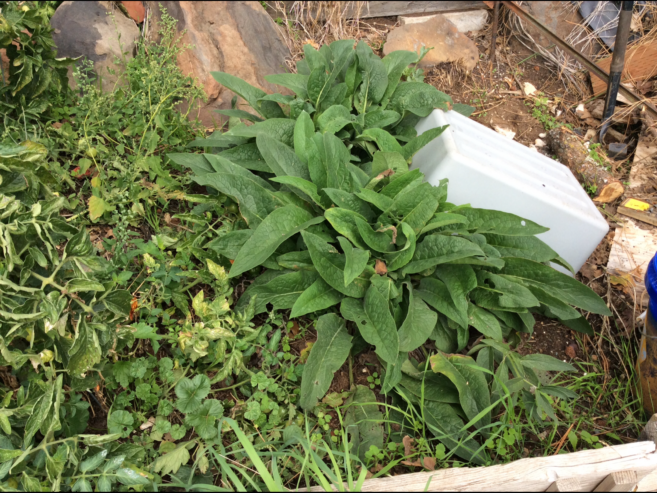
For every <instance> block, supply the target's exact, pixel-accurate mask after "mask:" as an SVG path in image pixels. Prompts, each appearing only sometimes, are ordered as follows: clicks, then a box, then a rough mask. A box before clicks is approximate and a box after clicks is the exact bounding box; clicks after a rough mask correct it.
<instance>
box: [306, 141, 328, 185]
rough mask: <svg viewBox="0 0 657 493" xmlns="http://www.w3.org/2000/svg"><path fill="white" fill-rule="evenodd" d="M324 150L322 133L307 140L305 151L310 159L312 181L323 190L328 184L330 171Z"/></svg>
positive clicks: (309, 168) (309, 170)
mask: <svg viewBox="0 0 657 493" xmlns="http://www.w3.org/2000/svg"><path fill="white" fill-rule="evenodd" d="M323 151H324V141H323V138H322V134H320V133H316V134H315V135H313V137H312V138H310V139H308V140H307V141H306V144H305V148H304V152H305V153H306V158H307V160H308V172H309V173H310V178H311V181H312V182H313V183H314V184H315V185H317V189H318V190H322V189H324V188H326V187H327V186H328V185H327V184H328V171H327V168H326V163H325V158H324V154H323Z"/></svg>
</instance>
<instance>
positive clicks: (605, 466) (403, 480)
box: [313, 441, 657, 491]
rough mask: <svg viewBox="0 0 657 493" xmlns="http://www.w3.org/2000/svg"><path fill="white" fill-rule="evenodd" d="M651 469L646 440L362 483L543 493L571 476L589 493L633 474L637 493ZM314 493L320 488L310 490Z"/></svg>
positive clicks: (655, 461) (656, 480) (656, 459)
mask: <svg viewBox="0 0 657 493" xmlns="http://www.w3.org/2000/svg"><path fill="white" fill-rule="evenodd" d="M655 470H657V454H656V453H655V443H654V442H652V441H646V442H635V443H628V444H624V445H614V446H612V447H605V448H601V449H594V450H584V451H582V452H574V453H572V454H559V455H553V456H550V457H537V458H531V459H521V460H518V461H515V462H511V463H510V464H504V465H499V466H490V467H479V468H455V469H442V470H439V471H432V472H418V473H412V474H403V475H400V476H392V477H388V478H377V479H369V480H367V481H365V483H364V484H363V488H362V491H546V490H547V489H548V488H549V487H550V486H551V485H552V484H553V483H554V482H555V481H557V480H560V479H571V478H576V479H577V480H578V481H579V485H580V487H581V489H582V490H583V491H592V490H594V489H595V488H596V487H597V486H599V485H600V484H601V483H602V481H604V480H605V478H606V477H607V476H609V475H610V474H612V473H614V472H620V471H635V472H636V478H637V480H638V481H639V484H638V488H639V489H638V491H650V490H654V489H656V488H657V474H655V473H654V471H655ZM650 473H653V474H650ZM644 478H645V480H644ZM429 480H430V481H429ZM428 482H429V486H428V488H427V489H426V490H425V488H426V487H427V483H428ZM313 491H322V490H321V488H318V489H315V488H313Z"/></svg>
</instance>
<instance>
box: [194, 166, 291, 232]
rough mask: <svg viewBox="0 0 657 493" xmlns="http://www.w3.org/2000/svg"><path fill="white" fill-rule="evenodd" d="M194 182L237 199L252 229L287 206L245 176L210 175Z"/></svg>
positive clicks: (196, 178)
mask: <svg viewBox="0 0 657 493" xmlns="http://www.w3.org/2000/svg"><path fill="white" fill-rule="evenodd" d="M194 181H195V182H196V183H198V184H199V185H207V186H210V187H213V188H216V189H217V190H219V191H220V192H222V193H225V194H226V195H229V196H231V197H235V200H237V202H238V203H239V207H240V212H241V213H242V216H244V219H245V220H246V222H247V223H248V224H249V227H250V228H252V229H255V228H256V227H258V225H259V224H260V223H261V222H262V221H263V219H265V218H266V217H267V216H268V215H269V214H270V213H271V212H272V211H274V209H276V208H277V207H281V206H283V205H285V204H284V203H283V201H282V200H281V199H279V198H278V197H276V195H274V193H272V192H271V191H269V190H267V189H265V188H263V187H261V186H260V185H258V184H257V183H255V182H254V181H252V180H250V179H248V178H246V177H244V176H240V175H229V174H221V173H209V174H205V175H201V176H195V177H194Z"/></svg>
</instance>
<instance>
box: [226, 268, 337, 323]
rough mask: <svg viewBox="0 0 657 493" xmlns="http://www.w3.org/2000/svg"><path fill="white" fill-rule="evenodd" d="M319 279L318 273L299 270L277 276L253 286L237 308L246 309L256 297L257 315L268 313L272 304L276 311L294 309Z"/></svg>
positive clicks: (245, 293) (246, 292)
mask: <svg viewBox="0 0 657 493" xmlns="http://www.w3.org/2000/svg"><path fill="white" fill-rule="evenodd" d="M318 277H319V276H318V274H317V272H314V271H308V270H298V271H294V272H289V273H286V274H282V275H280V276H277V277H275V278H274V279H272V280H271V281H269V282H267V283H266V284H258V285H255V286H254V285H253V284H252V285H251V286H249V288H248V289H247V290H246V291H245V292H244V294H243V295H242V297H246V298H245V299H244V300H242V298H240V301H239V303H238V304H237V306H236V308H237V309H238V310H240V309H243V308H246V306H248V302H249V301H250V299H251V298H252V297H253V296H256V295H257V298H256V303H255V312H254V313H255V314H256V315H257V314H258V313H262V312H264V311H266V310H267V305H269V304H270V303H271V305H272V306H273V309H274V310H284V309H287V308H292V307H293V306H294V305H295V303H296V301H297V300H298V298H299V297H300V296H301V294H302V293H304V292H305V291H306V290H307V289H308V288H309V287H310V286H312V285H313V283H314V282H316V281H317V278H318ZM336 303H337V302H336Z"/></svg>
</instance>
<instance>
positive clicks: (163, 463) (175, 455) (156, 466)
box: [153, 442, 189, 476]
mask: <svg viewBox="0 0 657 493" xmlns="http://www.w3.org/2000/svg"><path fill="white" fill-rule="evenodd" d="M187 444H188V442H186V443H180V444H178V446H177V447H176V448H175V449H173V450H172V451H171V452H167V453H166V454H164V455H161V456H160V457H158V458H157V459H155V461H154V462H153V472H156V473H160V474H161V475H162V476H166V475H167V474H175V473H177V472H178V470H179V469H180V468H181V467H182V466H184V465H185V464H187V462H188V461H189V451H188V450H187Z"/></svg>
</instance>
